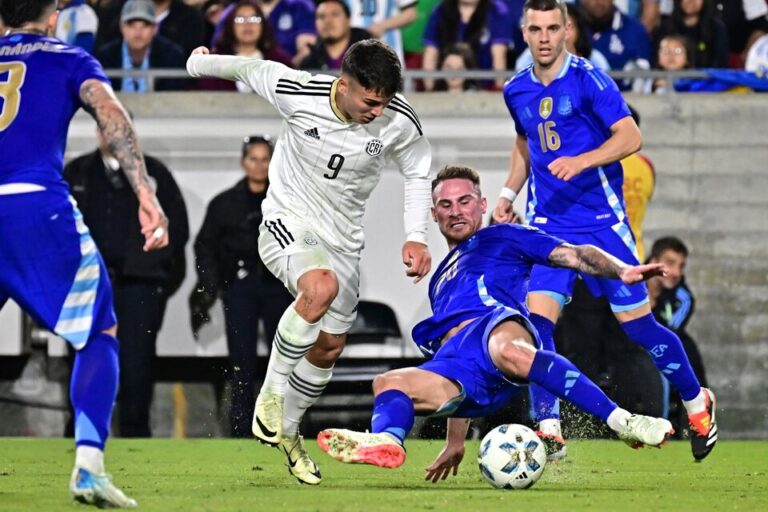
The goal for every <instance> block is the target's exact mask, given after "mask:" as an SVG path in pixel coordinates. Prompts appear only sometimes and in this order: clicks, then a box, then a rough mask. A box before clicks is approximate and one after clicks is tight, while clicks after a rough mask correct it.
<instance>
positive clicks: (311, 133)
mask: <svg viewBox="0 0 768 512" xmlns="http://www.w3.org/2000/svg"><path fill="white" fill-rule="evenodd" d="M304 135H306V136H307V137H312V138H313V139H317V140H320V134H319V133H317V128H310V129H309V130H306V131H305V132H304Z"/></svg>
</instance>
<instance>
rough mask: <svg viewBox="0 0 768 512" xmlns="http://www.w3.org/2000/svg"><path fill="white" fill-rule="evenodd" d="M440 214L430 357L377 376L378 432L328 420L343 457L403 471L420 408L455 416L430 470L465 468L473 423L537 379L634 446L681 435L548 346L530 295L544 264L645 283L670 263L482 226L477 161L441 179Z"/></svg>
mask: <svg viewBox="0 0 768 512" xmlns="http://www.w3.org/2000/svg"><path fill="white" fill-rule="evenodd" d="M432 204H433V207H432V216H433V218H434V220H435V222H437V224H438V226H439V228H440V232H441V233H442V234H443V236H444V237H445V239H446V241H447V242H448V246H449V247H450V249H451V250H450V252H449V253H448V255H447V256H446V257H445V259H443V261H442V262H441V263H440V265H439V266H438V267H437V271H436V272H435V274H434V275H433V276H432V279H431V280H430V282H429V300H430V304H431V306H432V312H433V314H432V316H431V317H430V318H428V319H426V320H424V321H422V322H420V323H419V324H418V325H416V327H414V329H413V339H414V341H415V342H416V344H417V345H418V346H419V348H420V349H421V351H422V352H423V353H424V355H425V356H427V357H428V358H429V360H428V361H427V362H425V363H424V364H422V365H421V366H419V367H418V368H402V369H399V370H392V371H389V372H387V373H384V374H383V375H379V376H377V377H376V378H375V379H374V381H373V392H374V394H375V396H376V397H375V399H374V408H373V417H372V419H371V427H372V428H371V430H372V433H363V432H354V431H351V430H345V429H327V430H324V431H322V432H320V434H318V437H317V441H318V444H319V445H320V448H322V449H323V451H325V452H326V453H328V454H329V455H331V456H332V457H334V458H335V459H337V460H340V461H342V462H349V463H363V464H372V465H375V466H380V467H386V468H393V467H398V466H400V465H401V464H402V463H403V462H404V461H405V449H404V448H403V442H404V440H405V437H406V436H407V435H408V432H409V431H410V430H411V427H413V422H414V415H415V414H416V413H418V414H427V415H434V416H443V417H448V418H449V419H448V435H447V439H446V445H445V447H444V448H443V450H442V452H440V454H439V455H438V457H437V459H436V460H435V461H434V462H433V463H432V465H430V466H429V467H428V468H427V475H426V478H427V479H428V480H432V481H433V482H437V481H438V480H440V479H444V478H446V477H447V476H448V475H449V474H450V473H451V472H453V473H454V474H456V472H457V471H458V467H459V464H460V463H461V460H462V459H463V457H464V439H465V438H466V435H467V429H468V428H469V420H467V419H466V418H473V417H478V416H485V415H488V414H490V413H492V412H494V411H497V410H498V409H500V408H501V407H502V406H503V405H504V404H506V403H507V402H508V401H509V400H510V399H511V398H512V397H513V396H514V395H515V394H516V393H518V392H519V391H520V390H521V389H524V387H525V386H526V385H527V384H528V382H529V381H530V382H536V383H537V384H539V385H540V386H542V387H543V388H545V389H547V390H548V391H550V392H551V393H553V394H555V395H557V396H560V397H562V398H566V399H568V400H570V401H571V402H573V403H574V404H576V405H577V406H578V407H580V408H581V409H583V410H585V411H587V412H589V413H591V414H594V415H595V416H597V417H599V418H600V419H602V420H603V421H605V422H606V423H607V424H608V426H609V427H611V428H612V429H613V430H614V431H615V432H616V433H617V434H618V436H619V437H620V438H621V439H623V440H624V441H625V442H627V443H628V444H629V445H631V446H633V447H639V446H643V445H646V444H647V445H649V446H660V445H661V444H662V443H663V442H664V441H665V440H666V438H667V436H668V435H669V434H670V433H671V432H672V425H671V424H670V422H669V421H667V420H665V419H663V418H651V417H649V416H640V415H633V414H630V413H629V412H628V411H626V410H624V409H621V408H619V407H618V406H617V405H616V404H615V403H613V402H612V401H611V400H610V399H609V398H608V397H607V396H606V395H605V393H603V392H602V391H601V390H600V388H598V387H597V386H596V385H595V384H594V383H593V382H592V381H590V380H589V379H588V378H587V377H586V376H585V375H584V374H582V373H581V372H580V371H579V370H578V369H577V368H576V367H575V366H573V364H572V363H571V362H570V361H568V360H567V359H565V358H564V357H562V356H559V355H557V354H556V353H554V352H550V351H545V350H541V349H540V347H541V342H540V340H539V336H538V334H537V332H536V328H535V327H534V326H533V324H531V322H530V320H529V318H528V311H527V309H526V307H525V294H526V290H527V284H528V277H529V275H530V272H531V269H532V268H533V265H534V264H541V265H552V266H557V267H564V268H571V269H577V270H579V271H581V272H584V273H586V274H590V275H598V276H602V277H604V278H608V279H617V280H620V282H623V283H626V284H632V283H637V282H639V281H641V280H644V279H647V278H649V277H652V276H654V275H660V274H661V275H663V273H664V267H663V265H637V266H631V265H627V264H625V263H623V262H621V261H619V260H618V259H616V258H614V257H613V256H610V255H609V254H607V253H605V252H603V251H601V250H600V249H597V248H596V247H593V246H588V245H581V246H579V245H570V244H568V243H565V242H563V241H562V240H560V239H558V238H555V237H553V236H550V235H547V234H545V233H544V232H542V231H541V230H539V229H536V228H529V227H525V226H520V225H516V224H498V225H495V226H490V227H487V228H484V229H480V227H481V225H482V220H483V214H484V213H485V211H486V207H487V202H486V200H485V198H484V197H482V194H481V192H480V178H479V176H478V175H477V173H476V172H475V171H474V170H473V169H470V168H468V167H461V166H448V167H445V168H443V169H442V170H441V171H440V172H439V173H438V175H437V177H436V178H435V179H434V180H433V182H432Z"/></svg>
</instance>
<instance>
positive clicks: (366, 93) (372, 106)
mask: <svg viewBox="0 0 768 512" xmlns="http://www.w3.org/2000/svg"><path fill="white" fill-rule="evenodd" d="M336 93H337V94H336V98H335V100H336V104H337V105H338V106H339V108H340V109H341V111H342V114H344V116H345V117H346V118H347V119H348V120H350V121H352V122H354V123H360V124H368V123H370V122H371V121H373V120H374V119H376V118H377V117H379V116H380V115H381V114H382V113H383V112H384V109H385V108H387V105H389V102H390V101H392V97H385V96H382V95H381V93H379V92H376V91H373V90H370V89H366V88H365V87H363V86H362V85H360V84H359V83H358V82H357V80H354V79H353V78H350V77H349V76H342V77H341V79H339V85H338V87H337V90H336Z"/></svg>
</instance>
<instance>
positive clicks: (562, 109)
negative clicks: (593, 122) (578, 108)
mask: <svg viewBox="0 0 768 512" xmlns="http://www.w3.org/2000/svg"><path fill="white" fill-rule="evenodd" d="M571 112H573V104H572V103H571V97H570V96H568V95H567V94H566V95H565V96H560V99H559V100H557V113H558V114H560V115H561V116H567V115H570V114H571Z"/></svg>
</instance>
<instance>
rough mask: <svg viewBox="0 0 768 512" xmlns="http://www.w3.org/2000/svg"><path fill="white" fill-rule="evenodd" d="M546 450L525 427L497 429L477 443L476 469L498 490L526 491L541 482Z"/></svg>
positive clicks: (503, 426)
mask: <svg viewBox="0 0 768 512" xmlns="http://www.w3.org/2000/svg"><path fill="white" fill-rule="evenodd" d="M546 463H547V449H546V448H545V447H544V443H542V442H541V439H539V437H538V436H537V435H536V433H535V432H534V431H533V430H531V429H529V428H528V427H526V426H524V425H500V426H498V427H496V428H495V429H493V430H491V431H490V432H488V434H486V436H485V437H484V438H483V440H482V442H481V443H480V452H479V453H478V454H477V465H478V466H479V467H480V473H481V474H482V475H483V478H485V479H486V481H488V483H489V484H491V485H492V486H494V487H498V488H499V489H527V488H529V487H530V486H532V485H533V484H535V483H536V481H537V480H538V479H539V478H541V474H542V473H543V472H544V466H545V464H546Z"/></svg>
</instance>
